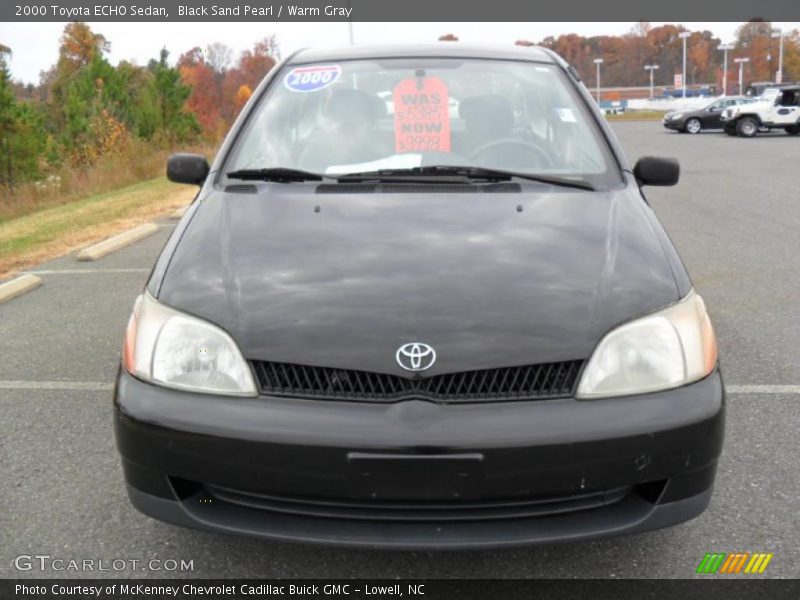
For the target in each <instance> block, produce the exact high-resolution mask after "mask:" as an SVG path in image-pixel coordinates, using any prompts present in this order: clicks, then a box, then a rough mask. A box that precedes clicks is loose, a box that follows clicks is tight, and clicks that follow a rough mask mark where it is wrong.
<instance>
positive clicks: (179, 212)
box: [169, 206, 189, 219]
mask: <svg viewBox="0 0 800 600" xmlns="http://www.w3.org/2000/svg"><path fill="white" fill-rule="evenodd" d="M187 208H189V207H188V206H182V207H181V208H179V209H178V210H176V211H175V212H174V213H172V214H171V215H170V216H169V218H170V219H180V218H181V217H182V216H183V215H185V214H186V209H187Z"/></svg>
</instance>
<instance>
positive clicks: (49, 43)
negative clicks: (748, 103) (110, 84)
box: [0, 22, 800, 83]
mask: <svg viewBox="0 0 800 600" xmlns="http://www.w3.org/2000/svg"><path fill="white" fill-rule="evenodd" d="M661 24H662V23H652V25H654V26H657V25H661ZM681 24H682V25H684V26H685V27H686V28H688V29H689V30H692V31H702V30H709V31H711V32H713V33H714V35H716V36H717V37H719V38H720V39H721V40H723V41H724V42H728V41H732V40H733V38H734V34H735V32H736V28H737V27H738V26H739V25H740V23H681ZM634 25H635V23H354V24H353V36H354V40H355V43H357V44H375V43H387V42H389V43H391V42H395V43H396V42H432V41H436V39H437V38H438V37H439V36H440V35H443V34H445V33H454V34H456V35H457V36H458V37H459V38H460V40H461V41H464V42H471V43H487V44H491V43H499V44H509V43H514V42H515V41H516V40H519V39H527V40H531V41H534V42H538V41H540V40H541V39H543V38H545V37H547V36H548V35H553V36H558V35H560V34H565V33H577V34H580V35H584V36H592V35H620V34H624V33H627V32H628V31H630V29H631V28H632V27H633V26H634ZM774 26H775V27H781V28H782V29H784V30H785V31H788V30H790V29H795V28H798V27H800V23H774ZM91 27H92V29H93V30H94V31H96V32H98V33H101V34H103V35H104V36H105V37H106V39H107V40H109V41H110V42H111V53H110V55H109V59H110V60H111V62H112V63H114V64H116V63H117V62H118V61H120V60H123V59H124V60H129V61H132V62H135V63H137V64H140V65H143V64H146V63H147V61H148V60H150V59H151V58H156V57H158V53H159V51H160V50H161V48H162V47H166V48H167V50H169V52H170V59H171V60H172V61H174V60H176V59H177V58H178V56H179V55H180V54H182V53H184V52H185V51H187V50H189V49H191V48H193V47H195V46H201V47H204V46H206V45H208V44H211V43H214V42H222V43H224V44H227V45H228V46H230V47H231V48H233V50H234V56H235V57H236V56H238V54H239V52H241V51H242V50H244V49H247V48H250V47H252V45H253V44H254V43H255V42H256V41H258V40H260V39H262V38H263V37H264V36H266V35H269V34H273V33H274V34H275V35H276V36H277V39H278V44H279V45H280V48H281V52H282V53H283V55H284V56H285V55H287V54H289V53H291V52H292V51H294V50H296V49H298V48H304V47H328V46H341V45H344V44H347V43H349V31H348V24H347V23H330V22H329V23H314V22H306V23H286V22H283V23H270V22H256V23H254V22H248V23H177V22H170V23H91ZM63 28H64V23H0V44H4V45H6V46H8V47H10V48H11V50H12V51H13V53H14V54H13V56H12V58H11V62H10V67H11V74H12V77H13V78H14V79H18V80H22V81H24V82H25V83H38V81H39V72H40V71H43V70H45V69H47V68H49V67H50V66H51V65H52V64H53V63H55V61H56V58H57V56H58V40H59V37H60V36H61V31H62V30H63Z"/></svg>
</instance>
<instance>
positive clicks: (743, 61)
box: [733, 58, 750, 96]
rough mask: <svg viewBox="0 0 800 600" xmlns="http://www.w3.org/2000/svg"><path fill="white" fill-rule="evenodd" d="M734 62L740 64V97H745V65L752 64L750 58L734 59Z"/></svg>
mask: <svg viewBox="0 0 800 600" xmlns="http://www.w3.org/2000/svg"><path fill="white" fill-rule="evenodd" d="M733 62H737V63H739V95H740V96H742V95H744V87H743V86H744V83H743V80H742V75H743V74H744V63H746V62H750V59H749V58H734V59H733Z"/></svg>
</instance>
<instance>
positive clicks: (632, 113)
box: [606, 110, 666, 121]
mask: <svg viewBox="0 0 800 600" xmlns="http://www.w3.org/2000/svg"><path fill="white" fill-rule="evenodd" d="M665 114H666V111H664V110H626V111H625V112H624V113H621V114H616V115H606V119H607V120H609V121H661V120H662V119H663V118H664V115H665Z"/></svg>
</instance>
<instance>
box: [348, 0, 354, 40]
mask: <svg viewBox="0 0 800 600" xmlns="http://www.w3.org/2000/svg"><path fill="white" fill-rule="evenodd" d="M347 8H349V9H350V12H348V14H351V13H352V12H353V9H352V7H351V6H350V0H347ZM347 32H348V33H349V34H350V45H351V46H352V45H353V44H355V39H354V38H353V20H352V19H351V18H349V17H348V18H347Z"/></svg>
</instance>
